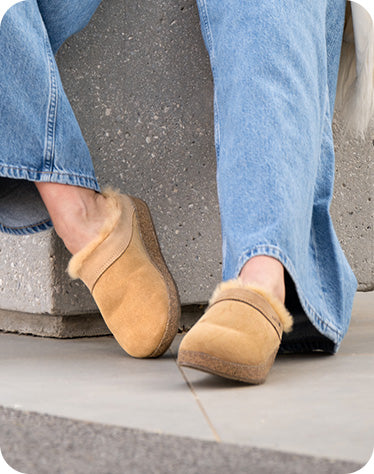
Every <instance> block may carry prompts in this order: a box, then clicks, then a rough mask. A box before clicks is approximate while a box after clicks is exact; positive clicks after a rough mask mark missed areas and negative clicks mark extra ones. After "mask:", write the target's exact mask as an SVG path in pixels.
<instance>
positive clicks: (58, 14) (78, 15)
mask: <svg viewBox="0 0 374 474" xmlns="http://www.w3.org/2000/svg"><path fill="white" fill-rule="evenodd" d="M101 1H102V0H37V2H38V6H39V10H40V13H41V15H42V18H43V21H44V24H45V26H46V29H47V31H48V36H49V40H50V43H51V47H52V51H53V53H54V54H55V53H56V52H57V51H58V49H59V48H60V46H61V45H62V44H63V42H64V41H65V40H66V39H67V38H68V37H69V36H71V35H73V34H75V33H77V32H78V31H80V30H81V29H83V28H84V27H85V26H86V25H87V23H88V22H89V21H90V19H91V17H92V15H93V14H94V13H95V11H96V9H97V7H98V6H99V5H100V3H101Z"/></svg>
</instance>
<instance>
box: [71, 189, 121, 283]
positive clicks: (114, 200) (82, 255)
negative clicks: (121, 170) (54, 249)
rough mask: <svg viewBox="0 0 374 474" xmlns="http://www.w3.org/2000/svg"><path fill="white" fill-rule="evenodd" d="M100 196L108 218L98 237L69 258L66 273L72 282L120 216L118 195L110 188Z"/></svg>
mask: <svg viewBox="0 0 374 474" xmlns="http://www.w3.org/2000/svg"><path fill="white" fill-rule="evenodd" d="M102 194H103V196H104V197H105V198H106V199H107V204H108V213H109V216H108V218H107V219H106V221H105V222H104V225H103V227H102V228H101V230H100V233H99V235H98V236H97V237H95V238H94V239H93V240H92V241H91V242H89V243H88V244H87V245H86V246H85V247H83V249H82V250H80V251H79V252H78V253H76V254H75V255H73V257H71V259H70V261H69V264H68V268H67V272H68V274H69V276H70V278H72V279H73V280H75V279H76V278H79V272H80V269H81V268H82V265H83V264H84V261H85V260H86V259H87V257H88V256H89V255H91V254H92V252H93V251H94V250H95V249H96V248H97V247H98V246H99V245H100V244H101V242H103V241H104V240H105V239H106V238H107V237H108V235H109V234H110V233H111V232H112V230H113V229H114V227H115V225H116V224H117V222H118V219H119V217H120V215H121V203H120V199H119V196H120V193H119V192H118V191H116V190H114V189H112V188H106V189H105V190H104V191H103V193H102Z"/></svg>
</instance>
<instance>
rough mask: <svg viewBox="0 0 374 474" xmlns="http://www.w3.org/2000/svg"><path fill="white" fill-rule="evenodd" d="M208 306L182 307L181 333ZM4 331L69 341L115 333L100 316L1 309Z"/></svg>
mask: <svg viewBox="0 0 374 474" xmlns="http://www.w3.org/2000/svg"><path fill="white" fill-rule="evenodd" d="M205 307H206V305H204V304H199V305H186V306H182V317H181V321H180V325H179V330H180V331H187V330H188V329H190V328H191V327H192V326H193V325H194V324H195V322H196V321H197V320H198V319H199V318H200V316H201V315H202V314H203V312H204V311H205ZM0 331H2V332H11V333H17V334H25V335H33V336H42V337H55V338H59V339H68V338H75V337H92V336H107V335H108V334H111V332H110V331H109V329H108V328H107V326H106V324H105V322H104V320H103V318H102V317H101V315H100V313H89V314H78V315H53V314H33V313H23V312H21V311H9V310H4V309H0Z"/></svg>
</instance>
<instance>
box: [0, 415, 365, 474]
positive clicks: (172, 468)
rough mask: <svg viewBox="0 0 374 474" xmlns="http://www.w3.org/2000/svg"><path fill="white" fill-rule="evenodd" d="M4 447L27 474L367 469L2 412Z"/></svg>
mask: <svg viewBox="0 0 374 474" xmlns="http://www.w3.org/2000/svg"><path fill="white" fill-rule="evenodd" d="M51 433H53V436H51ZM0 446H1V449H2V452H3V455H4V457H5V459H6V461H7V462H8V464H9V465H10V466H12V467H13V468H15V469H17V471H20V472H23V473H27V474H57V473H58V474H60V473H61V474H87V473H88V472H89V473H90V474H123V473H126V474H141V473H144V474H153V473H154V474H156V473H157V474H226V473H227V472H235V473H236V474H248V473H253V474H254V473H260V474H274V473H275V472H276V473H279V474H301V473H303V474H315V473H317V472H318V474H347V473H350V472H353V471H356V470H358V469H359V468H360V467H361V466H362V464H360V463H352V462H344V461H337V460H333V459H319V458H314V457H311V456H298V455H295V454H292V453H282V452H277V451H273V450H265V449H257V448H249V447H245V446H235V445H232V444H227V443H214V442H208V441H198V440H194V439H191V438H184V437H175V436H170V435H169V436H168V435H162V434H151V433H146V432H144V431H140V430H131V429H128V428H121V427H113V426H108V425H99V424H97V423H85V422H79V421H73V420H68V419H65V418H57V417H53V416H48V415H40V414H37V413H27V412H20V411H16V410H11V409H4V408H1V407H0ZM0 468H1V465H0Z"/></svg>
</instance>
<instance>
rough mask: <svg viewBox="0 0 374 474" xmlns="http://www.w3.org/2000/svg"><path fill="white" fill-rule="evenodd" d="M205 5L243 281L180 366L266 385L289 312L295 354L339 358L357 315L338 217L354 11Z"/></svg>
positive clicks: (231, 262)
mask: <svg viewBox="0 0 374 474" xmlns="http://www.w3.org/2000/svg"><path fill="white" fill-rule="evenodd" d="M197 1H198V6H199V12H200V18H201V24H202V31H203V35H204V39H205V43H206V46H207V49H208V52H209V55H210V60H211V66H212V71H213V77H214V109H215V138H216V151H217V184H218V197H219V204H220V211H221V223H222V238H223V280H224V281H226V280H233V281H232V282H231V281H230V282H226V283H224V284H221V285H220V286H219V287H218V288H217V290H216V292H215V293H214V295H213V296H212V299H211V302H210V303H211V304H210V307H209V309H208V311H207V313H206V315H204V317H203V319H202V321H201V323H200V322H198V323H197V325H196V326H195V327H194V328H192V330H191V334H188V335H187V336H186V338H185V339H184V340H183V342H182V345H181V348H180V354H181V355H180V361H181V363H182V364H183V365H189V366H194V367H197V368H202V370H206V371H208V372H213V373H217V374H221V375H225V376H227V377H230V378H237V379H239V380H245V381H253V382H255V383H259V382H261V381H263V380H264V378H265V377H266V373H267V371H268V370H270V367H271V364H272V360H273V358H274V357H275V353H276V351H277V349H278V347H279V342H280V341H279V339H280V338H281V337H282V329H280V328H282V327H283V330H285V329H286V327H287V326H289V317H288V316H289V315H287V314H286V313H285V312H284V310H286V308H288V307H290V309H291V307H292V308H297V311H301V313H302V314H301V313H300V314H298V317H297V318H294V319H295V322H296V323H297V324H295V328H296V329H297V335H296V336H295V332H294V331H292V332H291V333H290V336H291V335H293V336H292V337H290V338H289V339H288V342H287V350H291V351H304V350H307V351H312V350H316V349H322V350H326V351H329V352H334V351H336V350H337V349H338V347H339V344H340V342H341V340H342V338H343V337H344V335H345V333H346V331H347V328H348V324H349V320H350V316H351V310H352V302H353V296H354V294H355V291H356V287H357V280H356V278H355V276H354V274H353V272H352V269H351V268H350V266H349V264H348V262H347V260H346V258H345V256H344V253H343V251H342V248H341V247H340V244H339V242H338V239H337V237H336V234H335V232H334V228H333V225H332V221H331V217H330V214H329V207H330V202H331V197H332V190H333V178H334V149H333V139H332V130H331V121H332V111H333V103H334V98H335V88H336V77H337V72H338V65H339V56H340V50H341V41H342V34H343V27H344V17H345V6H346V5H345V4H346V2H345V0H307V1H302V2H300V1H298V0H265V1H262V2H256V1H253V0H248V1H246V2H241V1H239V0H227V1H225V2H222V1H219V0H197ZM239 275H240V279H238V276H239ZM243 283H244V285H246V289H245V290H244V289H243ZM249 285H252V290H253V286H254V285H255V286H256V285H257V290H258V289H259V288H260V290H259V292H260V294H262V296H265V299H263V298H259V296H258V295H256V294H254V293H253V291H250V290H249ZM287 285H288V286H287ZM257 292H258V291H257ZM290 296H291V297H292V298H296V299H297V301H296V302H295V301H292V300H290V299H289V298H290ZM274 297H275V298H274ZM283 301H285V305H286V307H285V306H284V305H283V304H282V303H283ZM269 303H270V306H269ZM274 311H275V312H274ZM303 315H304V316H305V319H306V320H308V324H309V326H307V325H306V324H305V320H303ZM296 319H297V321H296ZM277 337H278V338H277Z"/></svg>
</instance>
